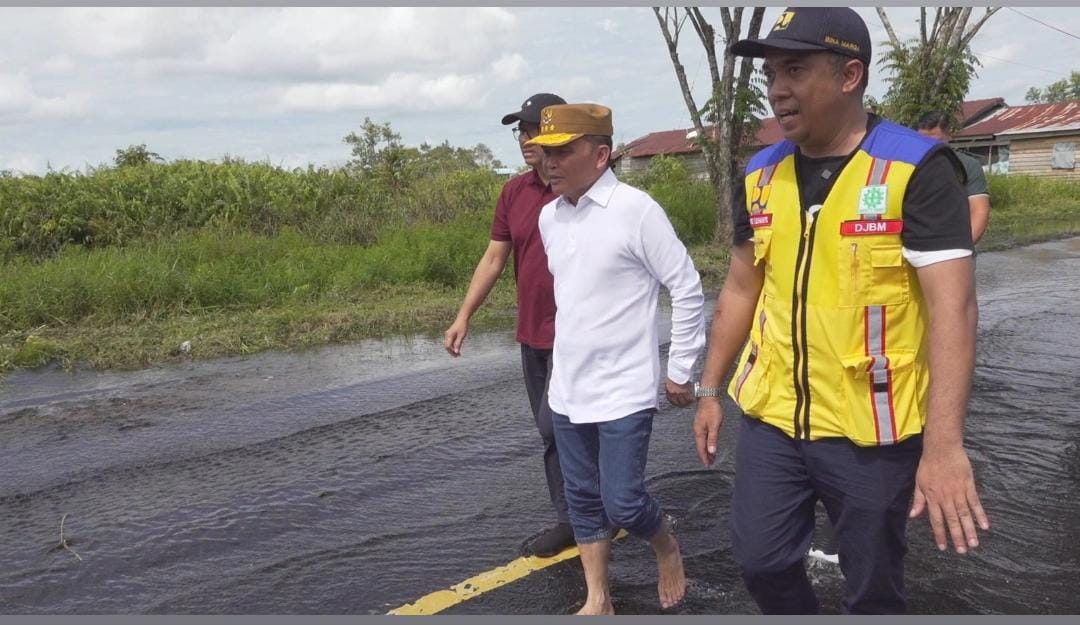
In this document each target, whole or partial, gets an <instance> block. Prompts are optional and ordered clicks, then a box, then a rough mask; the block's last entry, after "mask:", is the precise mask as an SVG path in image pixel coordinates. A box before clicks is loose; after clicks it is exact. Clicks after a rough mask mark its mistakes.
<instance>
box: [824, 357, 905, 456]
mask: <svg viewBox="0 0 1080 625" xmlns="http://www.w3.org/2000/svg"><path fill="white" fill-rule="evenodd" d="M841 363H842V364H843V366H844V374H843V380H842V381H841V388H842V389H843V392H844V405H846V406H847V411H846V412H847V414H846V415H845V418H846V419H850V421H849V422H848V423H845V424H844V425H843V427H844V429H845V430H846V433H847V434H848V436H849V437H851V438H852V439H853V440H855V441H856V442H858V443H859V444H861V445H889V444H892V443H895V442H896V441H897V440H899V439H900V438H903V437H905V436H907V435H910V434H911V433H912V432H910V431H908V430H910V429H911V428H912V427H916V428H918V426H919V424H918V423H909V422H908V421H909V417H910V415H909V412H908V411H909V410H910V408H911V406H913V405H918V404H917V397H918V393H919V389H918V378H917V376H916V367H915V354H914V353H913V352H910V351H907V350H892V351H890V353H889V354H887V355H867V354H856V355H851V356H847V357H844V358H841ZM913 402H915V403H914V404H913Z"/></svg>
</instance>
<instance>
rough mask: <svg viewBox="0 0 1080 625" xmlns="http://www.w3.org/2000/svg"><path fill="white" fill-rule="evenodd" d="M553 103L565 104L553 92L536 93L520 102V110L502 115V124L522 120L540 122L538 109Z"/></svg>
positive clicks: (529, 122)
mask: <svg viewBox="0 0 1080 625" xmlns="http://www.w3.org/2000/svg"><path fill="white" fill-rule="evenodd" d="M553 104H566V100H564V99H562V98H560V97H559V96H557V95H555V94H554V93H538V94H536V95H534V96H531V97H529V99H527V100H525V101H524V102H522V103H521V110H520V111H518V112H516V113H507V114H506V115H503V120H502V123H503V126H506V125H508V124H512V123H514V122H517V121H522V122H525V123H527V124H539V123H540V111H542V110H544V108H545V107H548V106H551V105H553Z"/></svg>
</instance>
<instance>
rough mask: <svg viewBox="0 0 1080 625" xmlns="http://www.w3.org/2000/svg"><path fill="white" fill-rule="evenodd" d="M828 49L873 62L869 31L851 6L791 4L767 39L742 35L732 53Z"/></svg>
mask: <svg viewBox="0 0 1080 625" xmlns="http://www.w3.org/2000/svg"><path fill="white" fill-rule="evenodd" d="M770 49H773V50H792V51H805V52H814V51H819V50H828V51H831V52H836V53H838V54H843V55H844V56H850V57H851V58H853V59H858V60H860V61H862V62H863V63H865V64H866V65H867V66H869V65H870V32H869V31H868V30H867V29H866V22H864V21H863V19H862V18H861V17H859V14H858V13H856V12H855V11H854V10H853V9H850V8H848V7H788V8H787V9H786V10H785V11H784V12H783V13H782V14H781V15H780V17H779V18H777V20H776V23H775V24H773V27H772V30H771V31H769V34H768V35H767V36H766V37H765V38H764V39H743V40H742V41H739V42H737V43H735V45H733V46H731V52H732V54H735V55H738V56H753V57H763V56H765V53H766V52H767V51H768V50H770Z"/></svg>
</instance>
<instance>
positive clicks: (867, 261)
mask: <svg viewBox="0 0 1080 625" xmlns="http://www.w3.org/2000/svg"><path fill="white" fill-rule="evenodd" d="M837 257H838V260H839V265H840V266H839V267H838V272H839V273H838V275H839V276H840V279H841V282H843V281H844V279H845V277H846V281H847V288H843V287H841V288H840V293H839V296H840V302H839V303H840V306H841V307H848V308H850V307H861V306H893V305H896V304H904V303H906V302H907V301H908V300H910V299H911V289H910V284H909V278H908V269H907V267H906V265H905V263H904V253H903V247H902V246H901V245H900V244H899V243H894V242H881V241H874V240H872V239H858V240H851V239H845V240H843V241H842V242H841V244H840V253H839V254H838V255H837Z"/></svg>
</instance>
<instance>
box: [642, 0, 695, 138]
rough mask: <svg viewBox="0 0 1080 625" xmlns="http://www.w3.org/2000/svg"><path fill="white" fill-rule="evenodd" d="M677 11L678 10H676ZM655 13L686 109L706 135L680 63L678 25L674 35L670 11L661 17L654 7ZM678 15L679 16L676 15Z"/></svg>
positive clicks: (665, 10)
mask: <svg viewBox="0 0 1080 625" xmlns="http://www.w3.org/2000/svg"><path fill="white" fill-rule="evenodd" d="M676 11H677V9H676ZM653 13H655V14H656V21H657V22H659V24H660V31H661V32H662V33H663V34H664V42H665V43H667V48H668V54H669V55H670V56H671V65H672V67H674V68H675V77H676V78H677V79H678V80H679V87H680V88H681V89H682V94H683V100H685V102H686V109H687V111H689V113H690V119H691V121H693V122H694V128H695V129H696V130H697V131H698V132H699V133H704V132H705V129H704V127H702V125H701V115H700V114H699V113H698V108H697V104H695V103H694V95H693V94H692V93H691V92H690V84H689V83H688V82H687V80H686V69H685V68H684V67H683V65H682V63H681V62H680V61H679V52H678V46H679V38H678V28H677V26H678V24H677V22H676V23H675V26H676V29H675V31H674V33H673V32H672V29H671V28H669V27H668V22H669V21H672V20H671V19H670V13H669V9H667V8H665V9H664V15H663V16H661V15H660V7H653ZM676 15H678V14H677V13H676Z"/></svg>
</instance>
